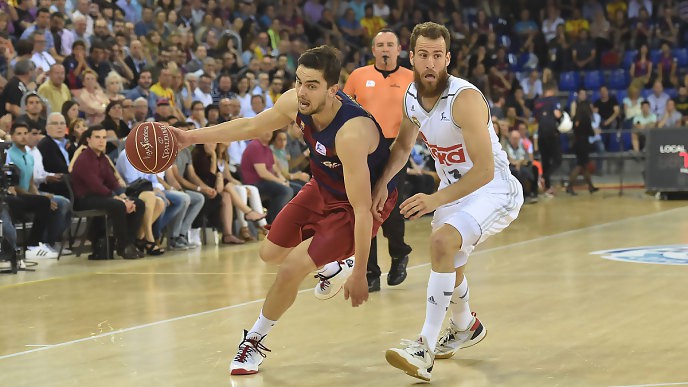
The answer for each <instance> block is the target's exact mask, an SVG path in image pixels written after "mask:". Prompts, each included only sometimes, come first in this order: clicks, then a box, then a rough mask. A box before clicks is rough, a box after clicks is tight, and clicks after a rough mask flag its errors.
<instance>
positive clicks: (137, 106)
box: [127, 97, 149, 128]
mask: <svg viewBox="0 0 688 387" xmlns="http://www.w3.org/2000/svg"><path fill="white" fill-rule="evenodd" d="M127 99H128V98H127ZM148 117H149V115H148V102H147V101H146V99H145V98H143V97H138V98H136V100H134V122H135V123H137V124H138V123H141V122H144V121H146V120H148ZM133 127H134V126H132V128H133Z"/></svg>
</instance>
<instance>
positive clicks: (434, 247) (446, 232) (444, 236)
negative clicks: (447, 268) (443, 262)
mask: <svg viewBox="0 0 688 387" xmlns="http://www.w3.org/2000/svg"><path fill="white" fill-rule="evenodd" d="M460 249H461V234H459V233H458V231H456V230H455V229H454V228H452V227H450V226H443V227H440V228H438V229H437V230H435V231H433V232H432V234H430V253H431V255H432V257H433V258H442V257H447V258H448V259H449V258H451V259H453V257H454V255H455V254H456V252H457V251H459V250H460Z"/></svg>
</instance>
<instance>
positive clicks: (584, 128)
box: [566, 102, 599, 195]
mask: <svg viewBox="0 0 688 387" xmlns="http://www.w3.org/2000/svg"><path fill="white" fill-rule="evenodd" d="M594 135H595V131H593V129H592V105H590V103H589V102H581V103H579V104H578V107H577V108H576V115H575V116H574V117H573V152H574V153H575V154H576V166H575V168H573V170H572V171H571V174H570V175H569V184H568V186H567V187H566V192H567V193H569V194H571V195H577V194H576V192H575V191H574V190H573V184H574V182H575V181H576V178H577V177H578V175H580V174H581V173H582V174H583V178H584V179H585V182H586V183H588V191H590V193H593V192H595V191H598V190H599V188H597V187H595V186H594V185H592V179H591V177H590V169H589V168H588V164H589V163H590V142H589V141H588V138H589V137H593V136H594Z"/></svg>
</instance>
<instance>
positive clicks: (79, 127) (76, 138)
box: [69, 118, 88, 163]
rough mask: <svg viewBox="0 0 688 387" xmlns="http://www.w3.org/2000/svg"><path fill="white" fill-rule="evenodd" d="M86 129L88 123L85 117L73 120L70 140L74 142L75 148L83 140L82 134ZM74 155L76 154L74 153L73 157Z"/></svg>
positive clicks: (70, 127) (70, 128) (70, 126)
mask: <svg viewBox="0 0 688 387" xmlns="http://www.w3.org/2000/svg"><path fill="white" fill-rule="evenodd" d="M86 129H88V126H87V125H86V121H84V119H83V118H77V119H75V120H74V121H72V123H71V124H70V125H69V141H71V142H72V144H74V147H75V148H76V147H77V146H78V144H79V143H80V142H81V136H82V135H83V134H84V132H85V131H86ZM73 157H74V155H72V158H73ZM70 161H71V159H70ZM70 163H71V162H70Z"/></svg>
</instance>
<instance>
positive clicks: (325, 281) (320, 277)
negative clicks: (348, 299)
mask: <svg viewBox="0 0 688 387" xmlns="http://www.w3.org/2000/svg"><path fill="white" fill-rule="evenodd" d="M313 278H317V279H318V281H320V290H322V291H326V290H327V288H329V287H330V280H329V279H328V278H327V277H325V276H324V275H322V274H320V273H318V274H316V275H314V276H313Z"/></svg>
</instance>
